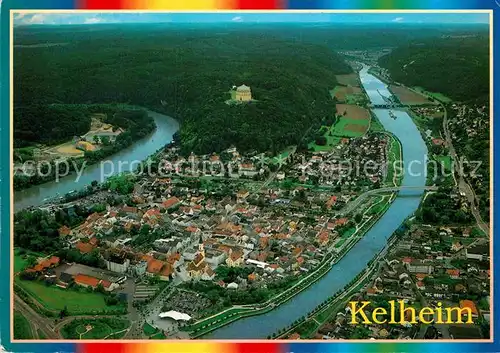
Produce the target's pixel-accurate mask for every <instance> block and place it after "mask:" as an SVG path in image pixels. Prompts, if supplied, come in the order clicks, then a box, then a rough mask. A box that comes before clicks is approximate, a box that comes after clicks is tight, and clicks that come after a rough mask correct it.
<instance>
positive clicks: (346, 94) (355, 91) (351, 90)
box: [330, 86, 365, 104]
mask: <svg viewBox="0 0 500 353" xmlns="http://www.w3.org/2000/svg"><path fill="white" fill-rule="evenodd" d="M330 95H331V96H332V98H333V97H335V99H336V100H337V101H338V102H345V103H348V104H356V103H357V102H361V101H363V100H364V99H365V95H364V93H363V91H362V90H361V88H359V87H353V86H336V87H335V88H334V89H332V90H330Z"/></svg>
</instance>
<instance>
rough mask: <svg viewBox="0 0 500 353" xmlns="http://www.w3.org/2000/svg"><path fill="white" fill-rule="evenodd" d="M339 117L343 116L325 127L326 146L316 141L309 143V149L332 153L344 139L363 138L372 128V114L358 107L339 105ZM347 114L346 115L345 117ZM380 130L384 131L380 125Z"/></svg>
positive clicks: (337, 107)
mask: <svg viewBox="0 0 500 353" xmlns="http://www.w3.org/2000/svg"><path fill="white" fill-rule="evenodd" d="M336 110H337V115H341V117H340V118H338V120H337V122H336V123H335V124H334V125H333V126H323V129H325V130H326V131H325V133H324V134H323V136H325V137H326V141H327V142H326V144H325V145H324V146H321V145H317V144H316V143H315V141H312V142H310V143H309V145H308V147H309V148H312V149H314V151H315V152H319V151H330V150H331V149H332V148H334V147H335V146H337V145H338V144H339V143H340V142H341V140H342V138H343V137H359V136H363V135H364V134H365V133H366V131H367V130H368V128H369V126H370V120H371V115H370V112H369V111H368V110H367V109H365V108H362V107H360V106H357V105H350V104H337V105H336ZM344 113H345V115H344ZM378 128H379V129H380V130H383V127H382V126H381V125H380V124H379V126H378Z"/></svg>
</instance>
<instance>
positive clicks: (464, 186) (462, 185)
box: [440, 103, 490, 236]
mask: <svg viewBox="0 0 500 353" xmlns="http://www.w3.org/2000/svg"><path fill="white" fill-rule="evenodd" d="M440 104H441V103H440ZM441 106H442V107H443V109H444V117H443V130H444V135H445V139H446V144H447V146H448V149H449V151H450V155H451V158H453V165H454V167H455V173H456V175H457V176H458V179H457V183H458V188H459V190H460V191H461V192H463V193H464V194H465V196H466V197H467V200H468V201H469V204H470V208H471V212H472V215H473V216H474V218H475V219H476V222H477V225H478V227H479V228H481V230H482V231H483V232H484V233H486V235H487V236H490V227H489V225H488V224H487V223H486V222H484V221H483V218H482V217H481V214H480V213H479V210H478V208H477V205H478V204H479V201H478V199H477V196H476V194H475V192H474V190H473V189H472V187H471V186H470V184H469V183H468V182H466V181H465V179H464V176H463V173H462V170H463V169H462V165H461V163H460V158H459V157H458V155H457V152H456V151H455V148H454V147H453V141H452V138H451V133H450V130H449V129H448V112H447V111H446V108H445V106H444V105H443V104H441Z"/></svg>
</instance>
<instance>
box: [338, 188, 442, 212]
mask: <svg viewBox="0 0 500 353" xmlns="http://www.w3.org/2000/svg"><path fill="white" fill-rule="evenodd" d="M437 189H438V187H437V186H425V185H424V186H389V187H385V188H379V189H373V190H370V191H367V192H365V193H363V194H361V195H359V196H358V197H357V198H356V199H355V200H354V201H351V202H349V203H348V204H347V205H345V207H344V208H343V209H342V210H340V212H339V213H340V214H341V215H345V214H348V213H351V212H352V211H353V210H355V209H356V208H358V207H359V206H360V205H361V204H362V203H363V202H364V201H365V200H366V198H367V197H370V196H373V195H377V194H383V193H387V192H391V193H392V192H399V191H412V190H415V191H420V190H421V191H435V190H437ZM407 196H420V194H418V195H407Z"/></svg>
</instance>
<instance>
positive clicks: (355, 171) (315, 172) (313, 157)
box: [283, 134, 389, 190]
mask: <svg viewBox="0 0 500 353" xmlns="http://www.w3.org/2000/svg"><path fill="white" fill-rule="evenodd" d="M388 141H389V137H388V136H387V135H383V134H370V135H366V136H363V137H360V138H356V139H349V138H342V139H341V141H340V144H339V145H338V146H337V148H336V149H334V150H333V151H328V152H327V151H318V152H308V153H297V154H296V155H295V156H294V160H295V161H299V162H298V163H295V164H294V165H292V166H291V168H290V171H289V172H288V177H289V178H291V179H293V180H296V181H297V182H300V183H307V182H311V181H315V182H316V183H318V184H321V185H328V186H339V187H341V188H342V189H343V190H351V189H356V188H357V187H369V186H372V187H373V184H376V183H377V184H378V183H380V182H383V180H384V176H385V173H386V162H387V154H388ZM284 176H285V175H283V177H284Z"/></svg>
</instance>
